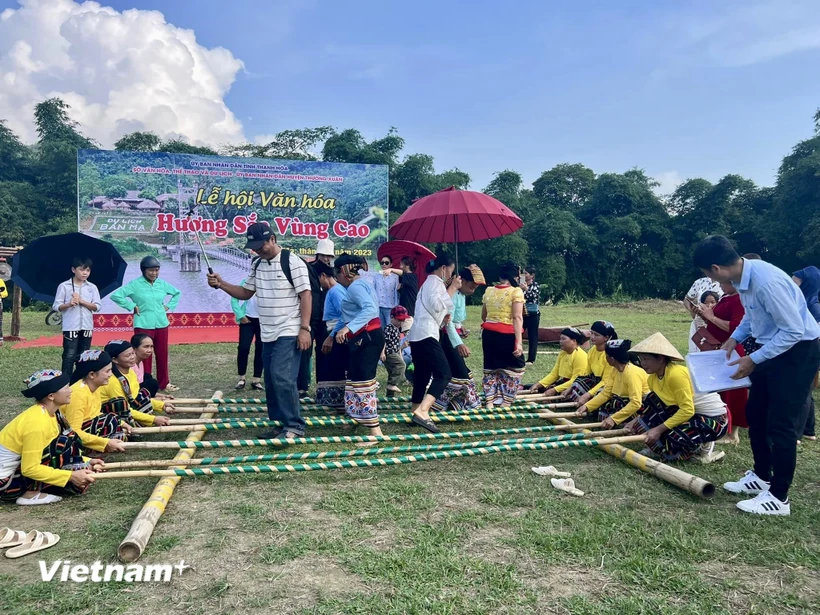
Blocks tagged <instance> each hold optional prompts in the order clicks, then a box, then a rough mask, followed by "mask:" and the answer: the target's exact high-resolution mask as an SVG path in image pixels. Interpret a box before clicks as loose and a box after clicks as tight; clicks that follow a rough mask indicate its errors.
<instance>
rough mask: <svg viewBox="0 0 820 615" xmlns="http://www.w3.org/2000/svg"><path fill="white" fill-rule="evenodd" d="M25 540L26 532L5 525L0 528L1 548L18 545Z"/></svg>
mask: <svg viewBox="0 0 820 615" xmlns="http://www.w3.org/2000/svg"><path fill="white" fill-rule="evenodd" d="M25 540H26V533H25V532H22V531H20V530H13V529H11V528H10V527H4V528H3V529H1V530H0V549H6V548H8V547H16V546H17V545H21V544H23V543H24V542H25Z"/></svg>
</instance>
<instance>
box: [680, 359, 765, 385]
mask: <svg viewBox="0 0 820 615" xmlns="http://www.w3.org/2000/svg"><path fill="white" fill-rule="evenodd" d="M739 358H740V355H738V354H737V351H736V350H733V351H732V356H731V357H730V358H729V359H727V358H726V351H725V350H706V351H704V352H690V353H689V354H688V355H686V365H687V367H688V368H689V376H690V377H691V379H692V386H693V387H694V389H695V393H719V392H720V391H729V390H731V389H746V388H749V387H750V386H752V381H751V380H749V378H748V377H746V378H741V379H740V380H732V376H733V375H734V374H735V373H736V372H737V368H738V366H737V365H731V366H730V365H729V363H731V362H733V361H737V360H738V359H739Z"/></svg>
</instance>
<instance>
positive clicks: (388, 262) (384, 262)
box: [382, 261, 390, 265]
mask: <svg viewBox="0 0 820 615" xmlns="http://www.w3.org/2000/svg"><path fill="white" fill-rule="evenodd" d="M389 264H390V261H382V265H389Z"/></svg>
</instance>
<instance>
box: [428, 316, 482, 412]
mask: <svg viewBox="0 0 820 615" xmlns="http://www.w3.org/2000/svg"><path fill="white" fill-rule="evenodd" d="M439 343H440V344H441V349H442V350H443V351H444V356H445V357H446V358H447V363H448V364H449V366H450V373H451V374H452V376H451V378H450V382H449V384H448V385H447V388H445V389H444V393H442V394H441V395H440V396H439V398H438V399H436V401H435V402H434V403H433V410H437V411H439V412H444V411H445V410H447V409H448V408H452V409H453V410H455V411H456V412H469V411H471V410H475V409H477V408H480V407H481V400H480V399H479V397H478V391H477V390H476V386H475V382H473V374H472V372H471V371H470V369H469V368H468V367H467V364H466V363H465V362H464V357H462V356H461V355H460V354H458V350H456V348H454V347H453V343H452V342H451V341H450V336H448V335H447V330H446V329H442V330H441V336H440V338H439Z"/></svg>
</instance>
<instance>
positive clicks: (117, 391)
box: [98, 369, 165, 425]
mask: <svg viewBox="0 0 820 615" xmlns="http://www.w3.org/2000/svg"><path fill="white" fill-rule="evenodd" d="M125 379H126V380H127V381H128V385H129V386H130V387H131V395H136V394H137V393H138V392H139V390H140V383H139V380H137V374H136V372H134V370H133V369H132V370H128V373H127V374H125ZM98 390H99V392H100V402H101V403H103V404H104V403H105V402H107V401H108V400H109V399H115V398H117V397H124V398H125V399H128V396H127V395H126V394H125V391H123V390H122V384H120V381H119V380H118V379H117V377H116V376H115V375H113V374H112V375H111V378H109V379H108V384H106V385H105V386H101V387H100V388H99V389H98ZM151 407H152V408H153V409H154V410H155V411H162V409H163V408H165V402H163V401H162V400H160V399H152V400H151ZM131 416H132V417H134V420H135V421H137V422H138V423H139V424H140V425H153V424H154V417H153V416H152V415H150V414H145V413H144V412H139V411H138V410H131Z"/></svg>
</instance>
